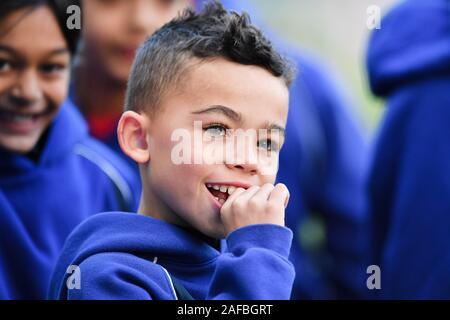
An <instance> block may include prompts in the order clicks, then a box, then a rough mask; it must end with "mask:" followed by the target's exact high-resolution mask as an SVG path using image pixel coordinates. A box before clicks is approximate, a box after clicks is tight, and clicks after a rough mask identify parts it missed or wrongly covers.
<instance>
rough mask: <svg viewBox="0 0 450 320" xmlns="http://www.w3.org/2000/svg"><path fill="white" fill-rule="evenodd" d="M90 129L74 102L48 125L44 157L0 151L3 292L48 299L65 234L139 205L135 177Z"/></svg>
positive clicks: (9, 295)
mask: <svg viewBox="0 0 450 320" xmlns="http://www.w3.org/2000/svg"><path fill="white" fill-rule="evenodd" d="M133 179H134V175H133V174H132V171H131V170H130V169H129V168H128V166H126V165H125V163H123V162H122V160H121V159H119V158H118V157H117V156H116V155H115V154H114V153H113V152H112V151H110V150H109V149H108V148H106V147H105V146H104V145H102V144H101V143H99V142H97V141H95V140H93V139H91V138H90V137H89V136H88V134H87V128H86V125H85V122H84V120H83V119H82V118H81V116H80V114H79V113H78V111H77V110H76V109H75V108H74V107H73V106H72V105H70V104H69V103H66V104H65V105H63V106H62V107H61V110H60V112H59V114H58V115H57V117H56V118H55V120H54V121H53V123H52V124H51V126H50V128H49V132H48V136H47V137H46V141H45V145H44V147H43V149H42V151H41V153H40V156H39V159H38V160H37V161H33V160H31V159H30V158H28V157H27V156H23V155H19V154H14V153H10V152H7V151H4V150H2V151H0V299H45V297H46V293H47V289H48V284H49V279H50V274H51V271H52V270H53V267H54V264H55V263H56V260H57V258H58V256H59V254H60V250H61V249H62V247H63V244H64V241H65V240H66V238H67V236H68V235H69V234H70V232H72V230H73V229H74V228H75V227H76V226H77V225H78V224H79V223H81V222H82V221H83V220H84V219H86V218H87V217H89V216H91V215H93V214H96V213H99V212H103V211H105V210H134V209H136V207H137V204H138V200H139V199H138V197H137V196H136V195H138V194H139V190H137V189H136V186H138V181H135V180H133Z"/></svg>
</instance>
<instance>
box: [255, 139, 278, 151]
mask: <svg viewBox="0 0 450 320" xmlns="http://www.w3.org/2000/svg"><path fill="white" fill-rule="evenodd" d="M258 147H259V148H263V149H265V150H267V151H275V152H277V151H279V150H280V148H279V146H278V144H277V143H276V142H274V141H272V140H270V139H263V140H260V141H258Z"/></svg>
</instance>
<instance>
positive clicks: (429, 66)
mask: <svg viewBox="0 0 450 320" xmlns="http://www.w3.org/2000/svg"><path fill="white" fill-rule="evenodd" d="M367 69H368V77H369V83H370V87H371V90H372V92H373V93H374V94H375V95H377V96H381V97H386V96H389V95H390V94H391V93H392V92H393V91H395V90H396V89H397V88H399V87H402V86H404V85H408V84H409V83H413V82H416V81H420V80H422V79H426V78H429V77H434V76H445V75H450V1H448V0H426V1H425V0H408V1H404V2H402V3H400V4H399V5H398V6H397V7H395V8H394V9H393V10H391V11H390V12H389V13H388V14H387V15H386V16H385V17H384V18H383V19H382V21H381V28H380V29H376V30H375V31H374V32H373V33H372V36H371V39H370V41H369V46H368V54H367Z"/></svg>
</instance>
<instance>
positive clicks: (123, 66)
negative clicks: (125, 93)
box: [83, 0, 191, 82]
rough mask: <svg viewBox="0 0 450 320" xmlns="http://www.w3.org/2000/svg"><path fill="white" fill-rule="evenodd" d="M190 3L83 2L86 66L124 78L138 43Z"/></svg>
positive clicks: (155, 0) (149, 0)
mask: <svg viewBox="0 0 450 320" xmlns="http://www.w3.org/2000/svg"><path fill="white" fill-rule="evenodd" d="M190 3H191V0H85V1H83V40H84V43H85V49H86V55H87V57H88V59H89V60H90V62H91V64H90V65H91V66H92V65H95V66H96V67H97V68H98V70H101V71H102V72H103V73H104V74H106V76H108V77H109V78H112V79H114V80H116V81H119V82H125V81H127V79H128V74H129V72H130V68H131V65H132V63H133V59H134V56H135V52H136V49H137V48H138V47H139V45H140V44H141V43H142V42H143V41H144V40H145V39H146V38H147V37H148V36H150V35H151V34H152V33H153V32H155V31H156V30H157V29H159V28H160V27H161V26H163V24H165V23H166V22H169V21H170V20H172V19H173V18H175V17H176V15H177V14H178V12H180V11H181V10H182V9H184V8H185V7H187V6H188V5H189V4H190Z"/></svg>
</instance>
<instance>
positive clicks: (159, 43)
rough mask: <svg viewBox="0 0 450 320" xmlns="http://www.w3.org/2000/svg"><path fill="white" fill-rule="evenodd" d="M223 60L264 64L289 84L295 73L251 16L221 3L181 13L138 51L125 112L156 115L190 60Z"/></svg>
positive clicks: (256, 64)
mask: <svg viewBox="0 0 450 320" xmlns="http://www.w3.org/2000/svg"><path fill="white" fill-rule="evenodd" d="M192 58H198V59H200V60H205V59H214V58H225V59H227V60H230V61H233V62H237V63H240V64H244V65H255V66H260V67H262V68H264V69H266V70H268V71H269V72H271V73H272V74H273V75H274V76H276V77H280V78H282V79H284V81H285V83H286V85H287V86H289V85H290V83H291V82H292V79H293V77H294V74H295V71H294V68H293V66H292V65H291V63H290V62H289V61H288V60H286V59H284V58H283V57H282V56H281V55H280V54H279V53H278V52H277V51H276V50H275V49H274V47H273V46H272V44H271V42H270V41H269V40H268V39H266V38H265V37H264V35H263V34H262V33H261V31H260V30H259V29H258V28H256V27H255V26H254V25H252V24H251V21H250V17H249V16H248V14H247V13H243V14H238V13H236V12H228V11H226V10H225V9H224V7H223V6H222V4H220V2H218V1H212V2H209V3H208V4H206V5H205V7H204V9H203V11H201V12H200V13H195V12H194V11H193V10H192V9H186V10H184V11H183V13H182V14H181V15H180V16H179V17H177V18H176V19H174V20H172V21H171V22H169V23H167V24H166V25H164V26H163V27H162V28H160V29H159V30H157V31H156V32H155V33H154V34H153V35H152V36H151V37H150V38H149V39H147V40H146V41H145V42H144V44H143V45H142V46H141V48H140V49H139V50H138V53H137V56H136V59H135V61H134V64H133V67H132V70H131V74H130V78H129V80H128V88H127V94H126V99H125V109H126V110H133V111H146V112H148V113H149V114H150V115H154V113H155V112H156V106H158V105H159V104H160V102H161V99H162V97H163V96H164V94H165V93H167V91H168V90H169V88H172V87H174V86H176V85H177V84H178V83H179V82H180V80H181V78H182V75H183V74H184V72H185V71H186V70H187V69H188V67H189V60H190V59H192Z"/></svg>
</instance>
